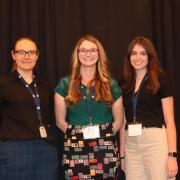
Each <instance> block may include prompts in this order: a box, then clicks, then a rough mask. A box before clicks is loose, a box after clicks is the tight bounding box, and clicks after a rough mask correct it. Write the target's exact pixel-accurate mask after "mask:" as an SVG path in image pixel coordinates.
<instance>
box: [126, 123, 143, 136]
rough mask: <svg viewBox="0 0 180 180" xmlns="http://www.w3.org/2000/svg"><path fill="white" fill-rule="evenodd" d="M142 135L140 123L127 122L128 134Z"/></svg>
mask: <svg viewBox="0 0 180 180" xmlns="http://www.w3.org/2000/svg"><path fill="white" fill-rule="evenodd" d="M141 135H142V123H139V122H138V123H137V122H135V123H130V124H128V136H141Z"/></svg>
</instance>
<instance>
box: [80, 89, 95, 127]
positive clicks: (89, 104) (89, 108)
mask: <svg viewBox="0 0 180 180" xmlns="http://www.w3.org/2000/svg"><path fill="white" fill-rule="evenodd" d="M81 88H82V94H83V98H84V100H85V101H86V103H87V112H88V119H89V124H90V125H92V117H93V112H92V102H93V99H94V95H93V94H94V93H93V91H94V90H93V89H92V88H90V89H89V93H90V94H92V96H91V100H90V101H88V100H87V98H88V96H87V92H86V89H85V87H83V86H81Z"/></svg>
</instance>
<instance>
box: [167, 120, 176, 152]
mask: <svg viewBox="0 0 180 180" xmlns="http://www.w3.org/2000/svg"><path fill="white" fill-rule="evenodd" d="M166 132H167V143H168V152H177V142H176V127H175V123H173V122H172V123H169V124H167V126H166Z"/></svg>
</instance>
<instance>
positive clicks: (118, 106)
mask: <svg viewBox="0 0 180 180" xmlns="http://www.w3.org/2000/svg"><path fill="white" fill-rule="evenodd" d="M112 114H113V123H112V126H113V130H114V133H115V134H116V133H117V132H118V131H119V129H120V127H121V126H122V124H123V115H124V109H123V102H122V96H121V97H119V98H118V99H117V100H116V101H115V102H114V104H113V105H112Z"/></svg>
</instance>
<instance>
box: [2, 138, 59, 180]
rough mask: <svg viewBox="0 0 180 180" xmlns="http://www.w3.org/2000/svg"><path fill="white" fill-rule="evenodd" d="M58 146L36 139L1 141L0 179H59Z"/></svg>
mask: <svg viewBox="0 0 180 180" xmlns="http://www.w3.org/2000/svg"><path fill="white" fill-rule="evenodd" d="M58 170H59V169H58V158H57V148H56V147H55V146H54V145H53V144H52V143H50V142H48V141H45V140H42V139H35V140H22V141H21V140H19V141H0V180H57V179H58V178H57V177H58Z"/></svg>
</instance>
